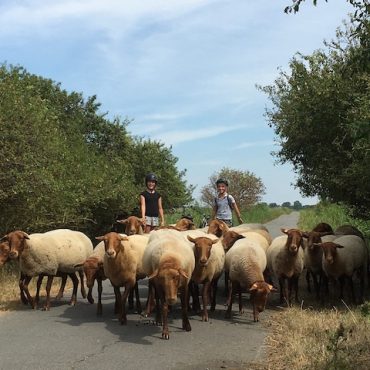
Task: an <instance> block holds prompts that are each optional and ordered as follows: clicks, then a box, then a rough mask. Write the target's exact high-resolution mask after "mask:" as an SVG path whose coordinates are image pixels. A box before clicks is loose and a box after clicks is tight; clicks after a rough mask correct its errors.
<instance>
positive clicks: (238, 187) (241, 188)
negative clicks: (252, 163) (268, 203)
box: [201, 167, 265, 209]
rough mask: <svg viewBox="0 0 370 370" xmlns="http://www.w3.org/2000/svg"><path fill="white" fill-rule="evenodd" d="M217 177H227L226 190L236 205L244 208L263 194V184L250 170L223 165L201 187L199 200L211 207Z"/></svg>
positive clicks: (213, 202) (215, 191)
mask: <svg viewBox="0 0 370 370" xmlns="http://www.w3.org/2000/svg"><path fill="white" fill-rule="evenodd" d="M218 178H223V179H227V181H228V182H229V188H228V192H229V193H230V194H231V195H232V196H233V197H234V198H235V201H236V202H237V204H238V206H239V207H240V208H242V209H246V208H249V207H251V206H252V205H254V204H256V203H257V202H258V201H260V200H261V197H262V195H263V194H265V186H264V185H263V183H262V180H261V179H260V178H259V177H257V176H255V175H254V174H253V173H252V172H249V171H241V170H234V169H231V168H227V167H224V168H222V169H221V170H220V171H219V172H217V173H214V174H213V175H211V176H210V178H209V184H208V185H206V186H204V187H203V188H202V189H201V200H202V201H203V202H204V203H206V204H208V205H209V206H210V207H213V206H214V204H215V197H216V195H217V190H216V181H217V179H218Z"/></svg>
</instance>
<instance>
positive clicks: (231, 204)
mask: <svg viewBox="0 0 370 370" xmlns="http://www.w3.org/2000/svg"><path fill="white" fill-rule="evenodd" d="M227 203H228V204H229V207H230V209H231V210H233V209H234V207H233V202H232V200H231V198H230V195H229V194H227ZM215 207H216V209H217V197H215Z"/></svg>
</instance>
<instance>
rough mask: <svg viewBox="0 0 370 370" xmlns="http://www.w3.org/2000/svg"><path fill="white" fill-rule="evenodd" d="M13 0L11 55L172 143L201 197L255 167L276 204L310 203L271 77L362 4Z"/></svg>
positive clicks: (8, 31) (2, 58)
mask: <svg viewBox="0 0 370 370" xmlns="http://www.w3.org/2000/svg"><path fill="white" fill-rule="evenodd" d="M290 1H291V0H229V1H227V0H181V1H180V0H156V1H154V0H153V1H149V0H140V1H125V0H105V1H101V0H99V1H98V0H69V1H67V0H61V1H57V0H53V1H50V0H15V1H7V0H2V1H1V5H0V62H7V63H8V64H14V65H21V66H23V67H25V68H26V69H27V70H28V71H29V72H31V73H35V74H37V75H41V76H43V77H46V78H51V79H52V80H54V81H56V82H60V83H61V85H62V88H64V89H66V90H68V91H78V92H82V93H83V95H84V96H85V97H88V96H91V95H97V99H98V101H99V102H100V103H101V104H102V106H101V111H102V112H108V114H109V117H111V118H113V117H116V116H120V117H122V118H125V117H128V118H130V119H133V122H132V123H131V124H130V126H129V131H130V132H131V133H132V134H134V135H140V136H144V137H147V138H152V139H156V140H160V141H162V142H164V143H165V144H166V145H171V146H172V150H173V153H174V155H175V156H176V157H178V158H179V161H178V165H179V168H180V169H184V168H186V169H187V175H186V176H187V177H186V178H187V181H188V183H190V184H193V185H196V186H197V188H196V191H195V193H194V195H195V197H198V196H199V191H200V189H201V187H202V186H204V185H205V184H207V183H208V179H209V176H210V175H212V174H213V173H214V172H216V171H219V170H220V169H221V168H222V167H225V166H226V167H230V168H234V169H238V170H248V171H251V172H253V173H254V174H255V175H256V176H258V177H260V178H261V179H262V181H263V183H264V184H265V186H266V195H265V196H264V197H263V200H264V201H266V202H277V203H279V204H280V203H282V202H284V201H290V202H294V201H295V200H299V201H301V202H302V203H304V204H313V203H315V202H316V201H317V199H316V198H302V196H301V195H300V194H299V190H298V189H295V188H294V186H293V185H292V183H293V182H294V174H293V173H292V168H291V166H289V165H284V166H282V165H276V163H275V162H276V159H275V158H274V157H273V156H272V155H271V152H272V151H274V150H276V149H277V146H276V144H275V143H274V139H275V138H274V133H273V130H272V129H271V128H269V127H268V125H267V122H266V119H265V117H264V111H265V108H266V106H268V105H269V102H268V99H267V97H266V96H265V95H264V94H263V93H261V92H260V91H258V90H257V89H256V88H255V84H260V85H267V84H271V83H272V82H273V81H274V79H275V78H276V77H277V76H278V68H282V69H283V70H287V66H288V63H289V60H290V59H291V58H292V56H293V55H294V54H295V53H296V52H298V51H299V52H302V53H311V52H312V51H313V50H315V49H318V48H321V47H322V46H323V40H324V39H326V40H330V39H332V38H333V37H334V35H335V30H336V28H337V27H338V26H340V25H341V23H342V20H343V19H346V18H347V14H348V13H349V12H350V10H351V7H350V6H349V5H348V4H347V2H345V1H344V0H341V1H338V0H329V2H328V3H326V2H324V1H323V0H322V1H319V2H318V3H319V4H318V6H317V7H314V6H313V5H312V1H311V0H306V2H307V4H303V5H302V6H301V11H300V12H299V13H298V14H295V15H293V14H290V15H287V14H285V13H284V12H283V10H284V7H285V6H286V5H289V3H290Z"/></svg>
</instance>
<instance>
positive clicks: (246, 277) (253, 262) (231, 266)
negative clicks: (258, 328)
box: [225, 238, 275, 322]
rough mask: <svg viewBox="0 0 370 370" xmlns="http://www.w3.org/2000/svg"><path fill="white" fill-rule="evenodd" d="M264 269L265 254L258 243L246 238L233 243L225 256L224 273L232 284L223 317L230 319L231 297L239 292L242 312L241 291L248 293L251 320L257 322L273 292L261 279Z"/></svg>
mask: <svg viewBox="0 0 370 370" xmlns="http://www.w3.org/2000/svg"><path fill="white" fill-rule="evenodd" d="M265 268H266V253H265V252H264V250H263V248H261V246H260V245H258V243H256V242H254V241H252V240H249V239H247V238H244V239H240V240H238V241H236V242H235V244H234V246H233V247H232V248H231V249H230V250H229V251H228V253H227V254H226V261H225V271H227V272H228V273H229V278H230V281H231V284H232V288H231V292H230V294H229V298H228V307H227V310H226V314H225V317H226V318H230V317H231V309H232V302H233V296H234V295H235V293H236V292H237V291H238V292H239V312H240V313H242V312H243V308H242V300H241V290H242V289H246V290H247V291H248V292H249V293H250V297H251V301H252V304H253V319H254V321H255V322H256V321H259V313H260V312H262V311H263V310H264V309H265V306H266V302H267V297H268V295H269V293H270V292H271V291H273V290H275V289H274V288H273V286H272V285H270V284H267V283H266V282H265V280H264V277H263V271H264V270H265Z"/></svg>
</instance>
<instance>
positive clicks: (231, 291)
mask: <svg viewBox="0 0 370 370" xmlns="http://www.w3.org/2000/svg"><path fill="white" fill-rule="evenodd" d="M235 293H236V283H234V282H232V284H231V289H230V287H229V298H228V306H227V310H226V312H225V319H230V318H231V308H232V306H233V300H234V295H235Z"/></svg>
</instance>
